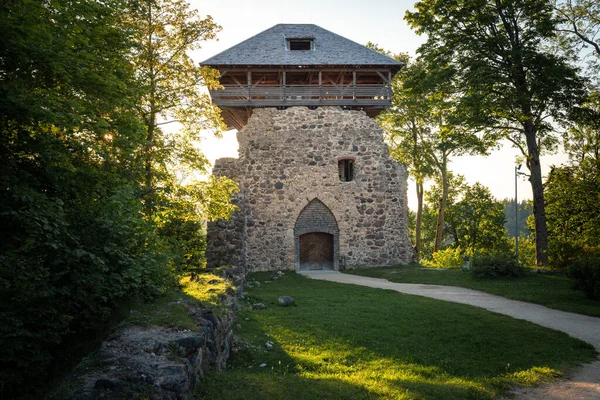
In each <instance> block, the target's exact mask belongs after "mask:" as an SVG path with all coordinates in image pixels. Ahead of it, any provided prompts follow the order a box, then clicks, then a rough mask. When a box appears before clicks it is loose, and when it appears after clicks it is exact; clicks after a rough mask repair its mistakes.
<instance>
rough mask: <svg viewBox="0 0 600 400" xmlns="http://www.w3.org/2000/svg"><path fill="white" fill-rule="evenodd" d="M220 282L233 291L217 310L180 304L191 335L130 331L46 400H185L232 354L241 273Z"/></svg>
mask: <svg viewBox="0 0 600 400" xmlns="http://www.w3.org/2000/svg"><path fill="white" fill-rule="evenodd" d="M224 275H225V277H226V278H228V279H230V280H231V281H233V283H234V284H235V285H236V286H237V287H238V289H237V290H236V291H231V290H228V292H227V293H226V294H225V295H224V298H223V302H222V304H223V310H222V312H219V315H216V314H215V313H213V312H212V311H210V310H206V309H203V308H201V307H200V306H198V304H197V303H189V302H187V301H184V300H180V301H178V302H177V304H182V305H183V306H185V308H186V309H187V311H188V314H189V316H190V317H191V318H192V319H193V320H194V321H195V322H196V325H197V329H195V330H189V329H180V328H177V327H165V326H152V325H151V326H144V327H142V326H130V327H127V328H125V329H123V330H119V331H117V332H116V333H115V334H113V336H112V337H111V338H110V339H108V340H106V341H105V342H104V343H103V344H102V346H101V347H100V350H99V351H98V354H97V356H96V355H95V356H93V357H89V358H88V359H87V360H84V361H82V362H81V363H80V365H79V366H78V367H77V368H76V369H75V372H74V374H73V375H72V376H71V377H70V378H69V379H68V380H67V382H64V383H63V384H62V385H61V387H60V388H59V389H58V390H57V391H56V392H55V393H54V394H51V395H50V396H49V399H50V400H52V399H65V398H72V399H76V400H92V399H100V398H102V399H138V398H144V399H152V400H154V399H156V400H159V399H160V400H164V399H166V400H185V399H189V398H190V396H191V394H192V391H193V389H194V387H195V386H196V385H197V384H198V383H200V381H201V380H202V378H203V377H204V376H205V375H206V374H207V373H208V372H209V371H211V370H215V371H220V370H223V369H225V367H226V366H227V361H228V360H229V356H230V354H231V352H232V345H233V324H234V318H235V310H236V308H237V303H236V296H239V295H243V285H244V281H245V275H244V271H243V270H242V269H239V268H230V269H229V270H227V271H224Z"/></svg>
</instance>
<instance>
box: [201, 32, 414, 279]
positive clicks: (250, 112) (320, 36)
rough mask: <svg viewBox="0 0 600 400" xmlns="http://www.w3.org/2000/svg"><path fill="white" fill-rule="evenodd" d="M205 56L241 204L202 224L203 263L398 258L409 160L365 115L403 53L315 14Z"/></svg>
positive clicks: (296, 266)
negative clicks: (331, 27) (354, 37)
mask: <svg viewBox="0 0 600 400" xmlns="http://www.w3.org/2000/svg"><path fill="white" fill-rule="evenodd" d="M203 65H208V66H211V67H213V68H217V69H218V70H219V71H220V72H221V79H220V81H221V84H222V85H223V89H219V90H213V91H212V92H211V97H212V99H213V102H214V103H216V104H217V105H218V106H219V107H220V108H221V109H222V111H223V112H222V115H223V118H224V120H225V122H226V123H227V125H228V126H229V127H231V128H236V129H238V134H237V138H238V142H239V158H238V159H232V158H226V159H219V160H217V161H216V163H215V165H214V168H213V174H214V175H217V176H228V177H230V178H232V179H233V180H235V181H236V182H237V183H238V185H239V187H240V193H239V194H238V195H236V197H235V198H234V199H233V201H234V202H235V203H236V204H237V205H238V207H239V209H238V211H237V212H236V213H235V214H234V216H233V217H232V219H231V220H230V221H219V222H217V223H210V224H209V226H208V244H207V250H206V255H207V261H208V266H209V267H213V266H219V265H224V264H229V265H238V266H242V267H245V268H247V269H248V270H255V271H257V270H272V269H292V270H303V269H334V270H338V269H340V268H345V267H351V266H382V265H393V264H406V263H408V262H410V261H411V259H412V255H413V250H412V245H411V243H410V239H409V236H408V224H407V203H406V180H407V173H406V169H405V168H404V167H403V166H402V165H400V164H398V163H397V162H395V161H394V160H393V159H392V158H391V157H390V156H389V154H388V148H387V146H386V144H385V143H384V140H383V132H382V130H381V128H380V127H379V126H377V124H376V123H375V122H374V121H373V119H372V117H373V116H375V115H377V113H378V112H379V111H381V110H382V109H383V108H384V107H386V106H388V105H389V104H390V101H391V88H390V84H391V80H392V77H393V75H394V74H395V73H397V72H398V70H399V69H400V68H401V66H402V64H401V63H399V62H397V61H396V60H393V59H391V58H388V57H386V56H383V55H381V54H379V53H377V52H375V51H372V50H370V49H368V48H366V47H364V46H362V45H359V44H357V43H355V42H352V41H350V40H348V39H345V38H343V37H341V36H339V35H336V34H334V33H332V32H329V31H327V30H325V29H323V28H320V27H318V26H316V25H297V24H294V25H289V24H282V25H276V26H274V27H272V28H270V29H268V30H266V31H264V32H262V33H259V34H258V35H256V36H254V37H252V38H250V39H248V40H246V41H244V42H242V43H240V44H238V45H236V46H234V47H232V48H230V49H229V50H226V51H224V52H222V53H220V54H218V55H216V56H214V57H212V58H210V59H208V60H206V61H204V62H203Z"/></svg>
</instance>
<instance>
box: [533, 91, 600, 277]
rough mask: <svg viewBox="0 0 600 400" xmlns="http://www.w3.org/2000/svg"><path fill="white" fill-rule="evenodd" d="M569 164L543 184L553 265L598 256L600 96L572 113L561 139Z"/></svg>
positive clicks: (551, 175) (599, 238) (554, 171)
mask: <svg viewBox="0 0 600 400" xmlns="http://www.w3.org/2000/svg"><path fill="white" fill-rule="evenodd" d="M565 149H566V150H567V153H568V154H569V165H563V166H560V167H554V168H553V169H552V170H551V172H550V175H549V177H548V179H547V181H546V183H545V189H546V193H547V196H546V202H547V214H548V229H549V232H550V233H551V235H550V243H549V244H550V253H551V256H552V258H553V259H554V261H555V263H556V264H557V265H561V266H564V265H565V264H566V263H567V262H569V261H572V260H575V259H577V258H581V257H582V256H585V255H598V254H600V217H599V216H600V206H599V204H600V203H599V201H598V200H599V199H600V97H599V96H598V95H597V94H594V95H593V96H591V97H590V99H589V102H588V103H586V104H584V107H582V108H579V109H577V110H576V112H574V113H573V115H572V119H571V122H570V124H569V126H568V130H567V135H566V137H565Z"/></svg>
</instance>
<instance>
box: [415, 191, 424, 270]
mask: <svg viewBox="0 0 600 400" xmlns="http://www.w3.org/2000/svg"><path fill="white" fill-rule="evenodd" d="M422 222H423V182H417V220H416V223H415V261H416V262H419V258H420V257H421V224H422Z"/></svg>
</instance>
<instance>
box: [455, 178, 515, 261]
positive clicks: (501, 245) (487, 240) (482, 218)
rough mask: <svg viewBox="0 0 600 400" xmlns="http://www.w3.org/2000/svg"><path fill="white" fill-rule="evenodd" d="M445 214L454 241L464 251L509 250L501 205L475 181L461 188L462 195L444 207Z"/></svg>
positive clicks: (494, 251)
mask: <svg viewBox="0 0 600 400" xmlns="http://www.w3.org/2000/svg"><path fill="white" fill-rule="evenodd" d="M446 218H447V221H448V228H447V230H448V231H449V232H450V234H451V235H452V236H453V238H454V242H455V244H456V245H458V246H460V247H462V248H463V249H464V250H465V252H467V253H468V254H475V253H487V254H491V253H507V252H508V251H509V249H510V244H509V243H508V240H507V238H506V230H505V228H504V222H505V215H504V206H503V204H502V202H500V201H498V200H496V199H495V198H494V197H493V196H492V193H491V192H490V190H489V189H488V188H486V187H485V186H483V185H481V184H480V183H479V182H477V183H475V184H474V185H473V186H470V187H466V188H465V189H464V191H463V193H462V199H460V201H458V202H456V203H455V204H453V205H452V207H451V208H450V207H449V208H448V213H447V215H446Z"/></svg>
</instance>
